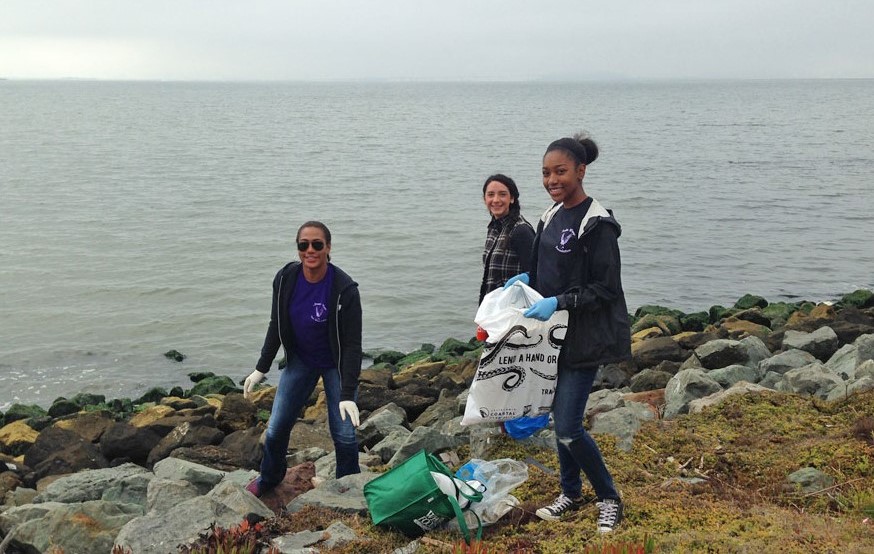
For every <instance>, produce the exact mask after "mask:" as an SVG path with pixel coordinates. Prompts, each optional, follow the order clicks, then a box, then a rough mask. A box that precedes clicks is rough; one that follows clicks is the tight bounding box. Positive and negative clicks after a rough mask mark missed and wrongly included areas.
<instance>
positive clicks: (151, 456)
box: [0, 290, 874, 554]
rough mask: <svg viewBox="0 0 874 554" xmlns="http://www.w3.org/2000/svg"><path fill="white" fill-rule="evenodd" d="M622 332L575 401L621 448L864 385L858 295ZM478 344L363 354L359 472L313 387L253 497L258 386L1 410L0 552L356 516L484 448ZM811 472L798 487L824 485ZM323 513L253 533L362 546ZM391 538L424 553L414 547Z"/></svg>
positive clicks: (133, 545) (870, 305) (296, 543)
mask: <svg viewBox="0 0 874 554" xmlns="http://www.w3.org/2000/svg"><path fill="white" fill-rule="evenodd" d="M632 333H633V336H632V355H633V359H632V360H630V361H629V362H627V363H623V364H618V365H613V366H608V367H605V368H603V370H602V371H601V372H600V374H599V376H598V378H597V381H596V385H595V389H596V391H595V392H593V394H592V396H591V400H590V402H589V405H588V407H587V421H588V425H589V428H590V430H591V431H592V432H593V433H599V434H608V435H612V436H614V437H615V440H616V447H617V448H618V449H620V450H625V451H628V450H630V449H631V448H632V446H633V444H634V437H635V435H636V433H637V432H638V431H639V429H640V428H641V426H642V425H644V424H646V423H647V422H650V421H659V420H671V419H675V418H679V417H682V416H683V414H687V413H692V414H694V413H698V412H701V411H702V410H707V409H708V408H709V407H711V406H715V405H718V404H719V403H720V402H722V401H723V400H724V399H725V398H727V397H730V396H733V395H744V394H756V393H759V392H762V391H778V392H782V393H790V394H796V395H803V396H809V397H813V398H815V399H818V400H821V401H827V402H836V401H841V400H844V399H846V398H848V397H850V396H851V395H853V394H856V393H862V392H864V391H868V390H872V389H874V293H872V292H871V291H865V290H860V291H856V292H854V293H851V294H848V295H845V296H844V297H842V298H841V299H840V300H838V301H836V302H834V303H821V304H813V303H809V302H797V303H784V302H780V303H768V302H767V300H765V299H764V298H761V297H757V296H752V295H747V296H744V297H743V298H741V299H740V300H738V302H737V303H736V304H735V305H734V306H731V307H723V306H713V307H711V308H710V309H709V310H708V311H706V312H705V311H701V312H697V313H692V314H685V313H682V312H679V311H677V310H672V309H669V308H665V307H660V306H643V307H641V308H640V309H638V310H637V312H636V313H635V314H634V318H633V328H632ZM480 352H481V343H478V342H477V341H476V340H474V339H471V340H470V341H467V342H465V341H459V340H456V339H447V340H446V341H445V342H444V343H443V344H442V345H440V346H439V347H437V346H434V345H423V346H422V347H421V348H420V349H418V350H416V351H414V352H410V353H403V352H394V351H382V352H372V353H370V354H369V356H371V358H372V360H373V365H372V366H371V367H369V368H367V369H365V370H363V371H362V376H361V389H360V392H359V408H360V409H361V415H362V422H363V423H362V426H361V427H360V429H359V440H360V445H361V449H362V452H361V463H362V469H363V470H364V473H362V474H361V475H356V476H349V477H346V478H343V479H340V480H335V479H333V474H334V467H333V455H332V453H331V452H330V451H331V449H332V445H331V443H330V438H329V434H328V432H327V429H326V412H325V406H324V402H325V400H324V395H323V394H322V393H321V392H320V391H319V390H318V389H317V391H316V393H315V394H314V395H313V397H312V399H311V402H310V405H309V407H308V408H307V410H306V412H305V414H304V416H303V419H302V420H301V422H300V423H299V424H298V425H297V426H296V427H295V429H294V431H293V433H292V442H291V446H292V450H291V451H290V454H289V467H290V468H291V469H290V470H289V474H288V476H287V478H286V481H285V482H284V483H283V484H282V485H281V486H280V487H279V488H278V489H277V490H276V491H274V492H272V493H271V494H269V495H267V496H266V497H265V498H263V499H261V500H259V499H256V498H254V497H252V496H251V495H249V494H248V493H246V492H245V490H244V488H243V487H244V486H245V484H246V483H247V482H248V481H249V480H250V479H251V478H252V477H253V476H254V475H256V468H257V467H258V461H259V458H260V445H259V439H260V437H261V434H262V433H263V431H264V428H265V422H266V420H267V418H268V416H269V412H270V407H271V405H272V401H273V394H274V392H275V389H274V388H273V387H263V388H262V389H260V390H259V391H257V394H256V395H255V397H254V398H253V399H252V400H251V401H250V400H246V399H244V398H243V396H242V394H241V387H240V385H239V384H238V383H236V382H234V380H233V379H231V378H229V377H225V376H216V375H213V374H211V373H206V372H204V373H193V374H190V378H191V380H192V383H193V384H192V387H191V389H189V390H183V389H182V388H178V387H177V388H175V389H173V390H170V391H166V390H163V389H160V388H156V389H152V390H151V391H149V392H148V393H146V394H145V395H143V396H142V397H140V398H137V399H115V400H107V399H106V398H105V397H103V396H100V395H90V394H83V395H77V396H75V397H72V398H69V399H67V398H59V399H57V400H56V401H55V402H54V403H53V404H52V405H51V407H50V408H49V409H48V410H45V409H43V408H40V407H38V406H32V405H13V406H12V407H10V408H9V410H7V411H6V412H5V413H3V414H0V500H2V506H0V538H2V539H3V540H2V543H0V544H2V545H3V546H2V547H0V553H2V552H3V550H4V549H5V550H6V552H28V553H29V552H47V551H54V552H65V553H67V554H71V553H76V552H83V553H85V552H87V553H91V552H110V551H117V552H125V551H131V552H135V553H140V552H143V553H151V552H155V553H157V552H169V553H172V552H179V551H190V550H180V548H185V547H183V545H186V544H192V543H193V542H196V541H197V540H198V538H199V537H200V538H202V535H203V534H205V533H208V532H209V530H210V528H211V526H216V527H223V528H229V527H232V526H235V525H239V524H240V523H241V522H243V521H249V522H251V523H252V524H254V523H255V522H256V521H264V522H270V521H272V520H273V519H275V518H276V517H277V515H282V514H286V513H291V514H294V513H297V512H299V511H301V510H304V509H307V508H312V507H317V508H325V509H329V510H333V511H336V512H337V513H339V514H358V515H360V516H364V517H366V514H367V512H366V505H365V503H364V499H363V495H362V494H361V487H362V486H363V484H364V483H366V482H367V480H369V479H372V478H373V477H374V476H375V475H377V474H378V472H380V471H383V470H384V469H386V468H388V467H393V466H394V465H396V464H397V463H400V462H401V461H403V460H404V459H406V458H407V457H408V456H410V455H411V454H413V453H415V452H417V451H418V450H419V449H422V448H425V449H427V450H429V451H431V452H434V453H441V452H448V451H457V450H462V451H465V452H469V453H470V456H471V457H479V458H484V459H489V456H490V455H493V454H494V453H495V452H494V451H493V447H492V445H493V444H494V441H492V440H491V439H492V438H493V437H495V436H496V435H500V427H499V426H497V425H476V426H471V427H462V426H461V425H460V423H459V421H460V419H461V418H460V415H461V412H462V411H463V408H464V403H465V398H466V393H467V388H468V387H469V385H470V382H471V380H472V378H473V376H474V374H475V372H476V369H477V361H478V359H479V354H480ZM523 442H524V443H526V444H527V445H532V446H536V447H539V448H545V449H552V448H553V444H554V436H553V435H552V432H551V430H550V429H549V428H547V429H544V430H543V431H541V432H539V433H537V434H536V435H535V436H533V437H531V438H529V439H526V440H525V441H523ZM468 449H469V450H468ZM4 469H5V471H4ZM811 470H812V471H808V472H806V473H804V475H803V480H804V483H805V486H806V484H808V483H809V482H820V481H818V480H822V479H826V477H827V476H823V475H821V473H822V472H818V470H815V468H811ZM799 479H802V477H799ZM822 482H827V479H826V481H822ZM262 500H263V501H262ZM332 523H333V524H332V525H330V526H328V525H326V526H324V527H321V528H318V529H311V530H310V531H309V534H307V533H308V532H306V531H301V532H297V533H281V532H277V533H273V534H272V536H271V533H266V531H264V529H266V528H262V530H261V531H260V532H261V533H262V535H263V536H260V537H259V538H258V541H259V543H260V544H264V545H266V544H268V543H270V544H273V545H274V547H275V549H276V550H275V551H276V552H329V551H331V550H332V549H334V548H340V547H339V546H338V545H341V544H343V543H344V542H347V543H353V544H355V543H356V542H362V543H363V542H366V541H368V540H370V539H368V538H367V537H364V536H362V535H361V533H360V532H356V531H355V530H354V529H351V528H349V527H348V526H347V525H345V524H344V523H343V522H342V521H340V520H338V521H336V522H332ZM262 525H264V524H262ZM268 527H269V525H268ZM114 545H119V547H117V548H116V549H115V550H113V546H114ZM404 548H406V549H407V550H404V551H405V552H414V551H416V549H417V548H419V549H423V550H421V551H428V550H427V546H423V545H422V544H420V543H419V542H417V541H414V542H413V543H410V544H408V545H406V546H405V547H404ZM52 549H54V550H52ZM125 549H127V550H125ZM252 551H253V552H258V551H259V550H257V549H255V550H252ZM262 551H264V552H267V549H266V546H265V547H264V549H263V550H262Z"/></svg>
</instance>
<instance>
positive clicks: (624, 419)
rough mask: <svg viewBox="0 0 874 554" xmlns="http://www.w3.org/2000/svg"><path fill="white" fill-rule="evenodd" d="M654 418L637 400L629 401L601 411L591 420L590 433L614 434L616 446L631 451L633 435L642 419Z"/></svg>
mask: <svg viewBox="0 0 874 554" xmlns="http://www.w3.org/2000/svg"><path fill="white" fill-rule="evenodd" d="M654 418H655V414H653V412H652V410H650V409H649V408H648V407H647V406H645V405H643V404H641V403H639V402H629V403H628V404H627V405H625V406H622V407H621V408H617V409H615V410H611V411H609V412H603V413H600V414H598V415H596V416H595V417H593V418H592V420H591V429H590V430H591V432H592V433H604V434H609V435H613V436H615V437H616V438H617V439H618V440H617V442H616V446H617V447H618V448H620V449H622V450H624V451H626V452H630V451H631V446H632V442H633V439H634V435H635V434H636V433H637V431H638V430H639V429H640V426H641V423H642V422H643V421H647V420H651V419H654Z"/></svg>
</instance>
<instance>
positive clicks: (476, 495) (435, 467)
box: [426, 452, 483, 545]
mask: <svg viewBox="0 0 874 554" xmlns="http://www.w3.org/2000/svg"><path fill="white" fill-rule="evenodd" d="M426 455H427V457H428V461H429V464H428V465H429V466H430V470H431V471H436V472H438V473H442V474H443V475H445V476H446V477H449V482H450V483H452V486H453V487H454V488H455V492H456V496H457V495H459V494H460V495H461V496H463V497H464V498H467V499H468V500H470V501H471V502H480V501H482V499H483V493H481V492H479V491H478V490H476V489H474V488H473V487H471V486H470V485H468V484H467V483H466V482H465V485H466V486H467V488H469V489H470V490H471V491H473V492H472V493H470V494H468V493H466V492H464V491H462V490H461V489H459V488H458V485H457V484H456V483H455V475H453V474H452V472H451V471H449V468H448V467H446V466H445V465H444V464H443V462H441V461H440V460H439V459H438V458H437V456H435V455H433V454H431V453H430V452H426ZM456 496H453V495H450V494H447V495H446V498H447V499H448V500H449V505H450V506H452V511H454V512H455V519H457V520H458V527H459V529H461V533H462V535H464V542H465V543H467V544H468V545H470V529H469V528H468V527H467V521H466V520H465V519H464V514H463V513H462V510H461V506H459V505H458V499H457V498H456ZM471 513H472V514H473V515H474V516H475V517H476V540H478V541H479V540H482V537H483V524H482V521H481V520H480V518H479V516H478V515H477V514H476V512H473V511H472V510H471Z"/></svg>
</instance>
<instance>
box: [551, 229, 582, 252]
mask: <svg viewBox="0 0 874 554" xmlns="http://www.w3.org/2000/svg"><path fill="white" fill-rule="evenodd" d="M576 237H577V234H576V233H575V232H574V230H573V229H565V230H564V231H562V232H561V238H560V239H559V243H558V244H556V245H555V249H556V250H558V251H559V252H561V253H562V254H567V253H568V252H570V251H571V247H570V246H568V243H569V242H570V241H571V239H574V238H576Z"/></svg>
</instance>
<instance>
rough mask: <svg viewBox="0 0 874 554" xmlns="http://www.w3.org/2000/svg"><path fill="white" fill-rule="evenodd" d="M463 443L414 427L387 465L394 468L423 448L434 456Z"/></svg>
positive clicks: (433, 431)
mask: <svg viewBox="0 0 874 554" xmlns="http://www.w3.org/2000/svg"><path fill="white" fill-rule="evenodd" d="M465 442H466V441H465V440H464V439H462V438H460V437H454V436H451V435H444V434H443V433H441V432H440V431H439V430H438V429H431V428H430V427H416V428H415V429H413V432H412V433H410V434H409V435H408V436H407V438H406V439H405V440H404V444H403V445H402V446H401V447H400V449H398V451H397V452H395V454H394V456H392V458H391V460H389V462H388V465H389V467H395V466H396V465H398V464H399V463H401V462H403V461H404V460H406V459H407V458H409V457H410V456H412V455H413V454H415V453H416V452H418V451H419V450H422V449H423V448H424V449H425V450H427V451H428V452H432V453H435V454H436V453H438V452H442V451H444V450H450V449H453V448H458V447H459V446H461V445H462V444H464V443H465Z"/></svg>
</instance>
